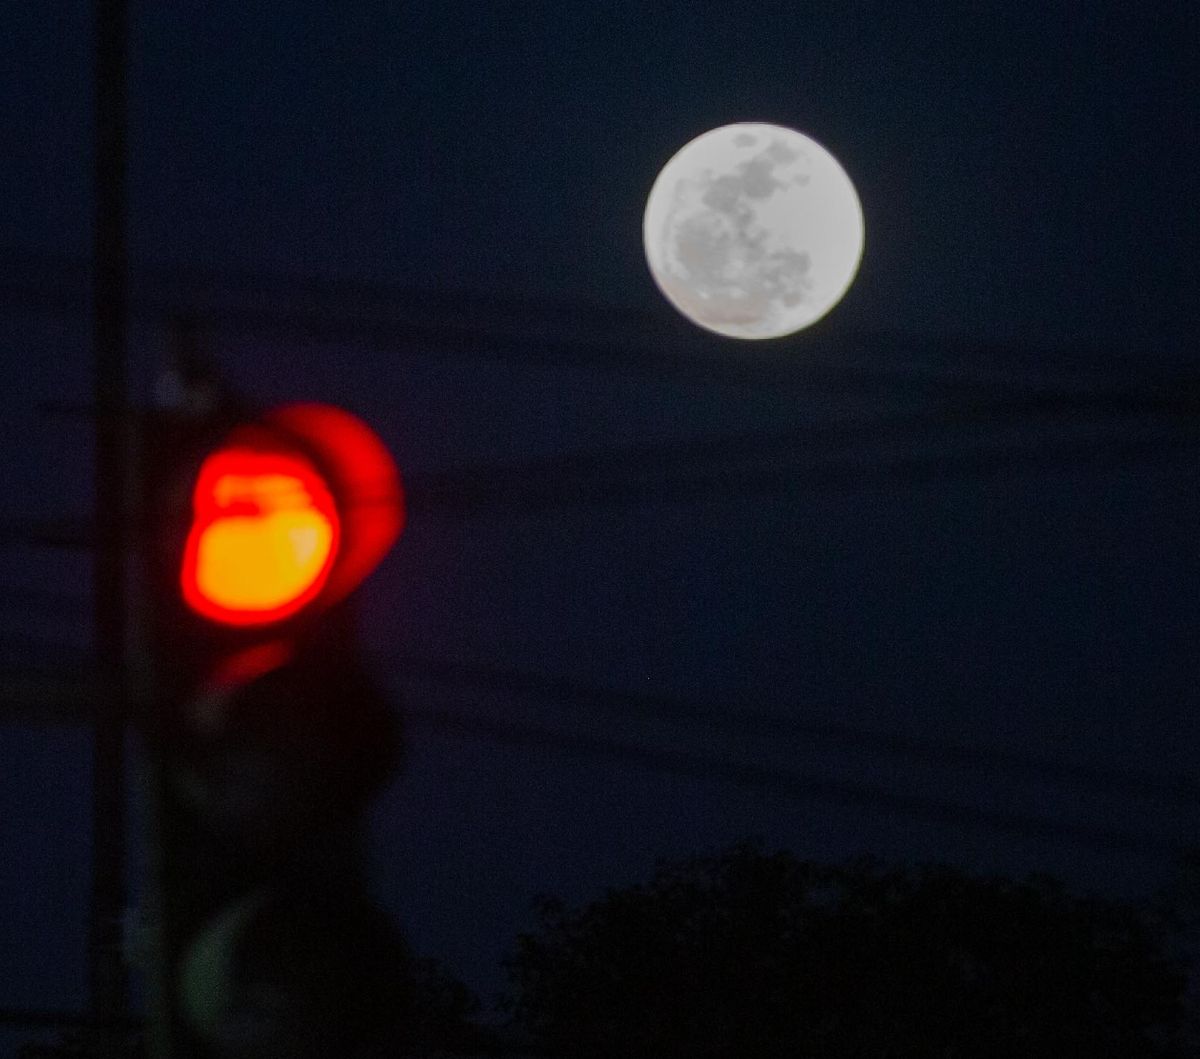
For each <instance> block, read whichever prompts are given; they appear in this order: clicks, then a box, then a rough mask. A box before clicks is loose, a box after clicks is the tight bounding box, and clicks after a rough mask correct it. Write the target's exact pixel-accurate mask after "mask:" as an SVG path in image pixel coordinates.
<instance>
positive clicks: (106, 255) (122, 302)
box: [88, 0, 128, 1040]
mask: <svg viewBox="0 0 1200 1059" xmlns="http://www.w3.org/2000/svg"><path fill="white" fill-rule="evenodd" d="M95 19H96V21H95V34H96V70H95V77H96V82H95V83H96V112H95V122H96V132H95V135H96V141H95V152H96V154H95V158H96V168H95V204H94V208H95V221H94V223H95V230H94V242H93V257H92V264H93V333H92V337H93V343H94V347H95V358H96V365H95V368H96V382H95V400H96V438H95V445H96V494H95V505H96V506H95V528H96V548H95V567H94V606H95V613H94V620H95V649H96V655H97V663H98V668H99V675H100V695H99V701H98V702H97V703H96V717H95V743H94V756H93V770H94V771H93V810H92V813H93V815H92V843H93V845H92V857H93V868H92V892H91V908H90V915H89V928H88V974H89V994H90V1004H91V1009H92V1014H93V1016H95V1017H96V1018H98V1019H112V1020H117V1019H121V1018H123V1017H124V1016H125V1014H126V1009H127V995H128V987H127V982H126V972H125V964H124V955H123V952H122V933H123V932H122V914H123V911H124V907H125V880H124V862H125V789H124V779H125V760H124V759H125V721H126V713H127V707H126V704H127V699H128V694H127V674H126V670H125V647H126V615H125V555H126V541H127V538H128V526H127V521H128V515H127V508H126V495H125V494H126V483H127V468H128V455H127V437H126V410H127V399H126V367H125V344H126V315H127V313H126V251H125V164H126V163H125V139H126V135H125V134H126V66H127V54H126V51H127V26H128V5H127V0H96V6H95ZM115 1033H116V1031H114V1036H115ZM110 1040H111V1038H110Z"/></svg>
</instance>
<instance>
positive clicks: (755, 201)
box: [642, 123, 863, 338]
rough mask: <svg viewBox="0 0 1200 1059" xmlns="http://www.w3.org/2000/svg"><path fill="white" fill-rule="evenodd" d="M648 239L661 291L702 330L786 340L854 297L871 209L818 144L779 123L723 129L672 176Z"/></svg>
mask: <svg viewBox="0 0 1200 1059" xmlns="http://www.w3.org/2000/svg"><path fill="white" fill-rule="evenodd" d="M642 239H643V242H644V243H645V248H646V261H647V263H648V264H649V266H650V274H651V275H652V276H653V277H654V281H655V282H656V283H657V284H658V287H659V289H660V290H661V291H662V292H663V294H664V295H665V296H666V298H667V300H668V301H669V302H670V303H671V304H672V305H674V306H675V308H676V309H678V310H679V311H680V312H681V313H683V315H684V316H686V317H687V318H688V319H689V320H691V321H692V322H693V323H696V324H699V325H700V326H701V327H705V328H707V329H708V330H710V331H715V332H717V334H720V335H728V336H730V337H731V338H778V337H780V336H781V335H789V334H791V333H792V332H793V331H799V330H800V329H801V328H804V327H808V326H809V324H812V323H815V322H816V321H817V320H819V319H820V318H821V317H822V316H824V315H825V314H826V313H827V312H829V310H830V309H832V308H833V307H834V306H835V305H836V304H837V303H838V302H839V301H840V300H841V298H842V295H843V294H845V293H846V291H847V289H848V288H849V286H850V284H851V282H852V281H853V280H854V274H855V273H856V272H857V271H858V263H859V260H860V259H861V258H862V249H863V215H862V206H861V205H860V204H859V201H858V195H857V194H856V193H855V190H854V185H853V184H852V183H851V182H850V178H849V177H848V176H847V175H846V171H845V170H844V169H843V168H842V167H841V166H840V165H839V164H838V161H837V159H836V158H834V157H833V155H831V154H830V153H829V152H828V151H827V150H825V148H824V147H822V146H821V145H820V144H819V143H817V142H816V141H815V140H813V139H810V138H809V137H808V136H805V135H804V134H803V133H799V132H796V131H795V130H794V129H787V128H784V127H783V126H780V125H765V124H758V123H743V124H737V125H724V126H722V127H721V128H719V129H713V130H712V131H711V132H706V133H704V135H703V136H698V137H697V138H696V139H694V140H692V142H691V143H689V144H687V145H686V146H685V147H684V148H683V149H682V150H680V151H679V153H678V154H676V155H675V156H674V157H673V158H672V159H671V160H670V161H669V162H667V164H666V165H665V166H664V167H663V170H662V172H661V173H659V175H658V179H657V180H655V182H654V187H653V188H651V189H650V198H649V199H648V201H647V202H646V215H645V219H644V221H643V224H642Z"/></svg>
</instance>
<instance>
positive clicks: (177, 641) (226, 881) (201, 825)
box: [141, 404, 405, 1059]
mask: <svg viewBox="0 0 1200 1059" xmlns="http://www.w3.org/2000/svg"><path fill="white" fill-rule="evenodd" d="M148 455H149V457H150V458H149V460H148V462H147V474H146V496H147V504H146V509H145V519H144V526H143V541H144V557H145V560H146V561H145V563H144V572H145V582H146V586H147V592H146V593H145V596H146V601H147V603H148V604H149V611H150V615H149V616H150V621H149V630H150V644H151V648H152V651H151V655H152V658H153V688H154V693H153V694H152V695H151V696H150V699H149V701H148V703H147V708H146V710H145V711H144V713H145V715H144V716H143V717H142V718H141V721H142V726H143V730H144V732H145V734H146V737H147V747H148V750H149V759H150V762H151V772H152V777H151V780H152V781H151V794H152V798H153V802H154V812H153V817H154V819H155V820H156V823H157V826H156V827H155V829H154V830H155V833H154V835H153V836H152V839H153V841H152V845H153V850H154V854H153V855H154V859H155V865H154V868H155V870H154V874H155V878H156V884H157V892H158V900H157V922H158V927H159V931H158V933H159V946H158V952H159V959H158V969H159V970H158V974H157V982H156V985H157V994H158V1001H157V1006H158V1009H159V1018H158V1020H157V1022H158V1027H159V1036H160V1039H163V1040H166V1039H169V1041H170V1045H169V1047H170V1054H171V1056H172V1057H184V1059H214V1057H227V1059H228V1057H241V1056H245V1057H250V1056H254V1057H255V1059H267V1057H270V1056H280V1057H284V1056H287V1057H297V1059H303V1057H307V1056H314V1057H315V1056H329V1055H348V1056H349V1055H354V1054H356V1049H357V1048H358V1047H359V1046H360V1044H361V1045H362V1046H363V1047H365V1044H364V1043H363V1042H365V1041H367V1040H368V1039H369V1038H371V1037H374V1038H375V1039H376V1040H379V1039H382V1038H385V1037H386V1036H387V1035H388V1033H389V1032H391V1030H395V1029H397V1028H398V1027H396V1026H394V1025H392V1026H391V1030H389V1025H391V1024H390V1021H389V1020H394V1018H395V1016H396V1015H397V1013H398V1012H399V1011H400V1010H401V1009H402V1006H403V1004H402V1001H403V996H402V992H403V985H402V983H403V978H404V975H403V964H404V959H405V952H404V946H403V943H402V941H401V940H400V938H399V936H398V935H397V934H396V932H395V931H394V930H393V929H392V928H391V926H390V924H389V923H388V922H387V920H386V917H384V916H383V915H382V913H380V912H379V911H378V910H377V909H375V908H374V907H373V906H372V904H371V902H370V901H369V899H368V897H367V891H366V886H365V882H364V879H363V872H362V865H361V859H362V858H361V849H360V831H361V828H362V819H363V815H364V810H365V809H366V806H367V803H368V802H369V800H370V798H371V797H372V796H373V795H374V794H375V793H377V792H378V791H379V789H380V788H381V787H382V786H383V785H384V784H385V783H386V782H387V780H388V778H389V777H390V775H391V774H392V772H393V771H394V769H395V767H396V764H397V760H398V755H399V733H398V730H397V724H396V721H395V714H394V711H393V709H392V708H391V704H390V703H389V702H388V701H387V700H386V697H385V696H384V695H383V694H382V693H381V692H380V690H379V688H378V686H377V684H376V682H375V681H374V679H373V678H372V676H371V674H370V672H369V668H368V667H367V666H366V665H365V663H364V660H363V658H362V655H361V651H360V648H359V644H358V639H357V630H356V626H355V622H354V614H353V605H352V598H351V597H352V593H353V591H354V589H355V588H356V587H357V586H358V585H359V584H360V583H361V582H362V580H363V579H364V578H365V577H366V576H367V575H368V574H369V573H370V571H371V570H372V569H373V568H374V567H375V565H377V563H378V562H379V561H380V559H382V557H383V556H384V555H385V554H386V552H387V551H388V549H389V548H390V547H391V546H392V544H393V543H394V542H395V540H396V539H397V538H398V536H399V534H400V532H401V530H402V528H403V524H404V504H403V492H402V488H401V482H400V475H399V472H398V471H397V469H396V466H395V463H394V461H393V460H392V457H391V455H390V454H389V453H388V451H387V449H386V447H385V446H384V445H383V443H382V442H381V441H380V440H379V439H378V437H377V436H376V435H375V434H374V433H373V432H372V431H371V430H370V429H369V428H368V427H367V426H366V425H365V424H363V423H362V422H361V421H360V420H358V419H356V418H355V417H353V416H351V415H350V414H349V413H347V412H345V411H342V410H341V409H337V408H333V407H330V406H327V405H319V404H296V405H290V406H286V407H283V408H280V409H276V410H274V411H271V412H268V413H266V414H265V415H262V416H257V417H250V416H247V415H245V414H244V413H243V412H242V411H241V410H236V409H218V410H215V411H213V412H212V413H210V414H208V415H206V416H205V417H204V418H203V419H200V420H190V421H185V420H182V419H179V418H174V419H172V418H170V417H163V418H162V419H161V421H160V422H158V423H157V424H156V425H155V427H154V429H153V431H152V432H151V442H150V445H149V446H148Z"/></svg>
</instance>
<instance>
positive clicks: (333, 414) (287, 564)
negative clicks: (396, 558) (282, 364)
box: [180, 404, 404, 626]
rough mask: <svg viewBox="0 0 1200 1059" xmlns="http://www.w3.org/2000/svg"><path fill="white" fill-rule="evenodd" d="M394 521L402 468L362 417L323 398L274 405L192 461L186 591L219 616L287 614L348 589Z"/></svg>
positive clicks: (196, 604) (379, 554) (394, 531)
mask: <svg viewBox="0 0 1200 1059" xmlns="http://www.w3.org/2000/svg"><path fill="white" fill-rule="evenodd" d="M403 525H404V503H403V492H402V489H401V486H400V475H399V472H398V470H397V469H396V465H395V463H394V461H393V460H392V458H391V455H390V454H389V453H388V451H387V449H386V447H385V446H384V445H383V442H382V441H380V440H379V438H378V437H377V436H376V435H375V434H374V432H372V431H371V430H370V428H369V427H367V426H366V425H365V424H364V423H362V422H361V421H360V420H358V419H356V418H355V417H354V416H352V415H350V414H349V413H348V412H344V411H342V410H341V409H337V408H331V407H329V406H327V405H315V404H310V405H292V406H289V407H287V408H283V409H279V410H277V411H276V412H273V413H271V414H269V415H268V416H267V417H265V418H264V419H263V420H262V421H261V422H260V423H257V424H251V425H248V426H245V427H242V428H238V429H237V430H235V431H234V432H233V433H232V434H231V435H230V437H229V438H228V439H227V440H226V443H225V444H224V445H223V446H222V447H221V448H219V449H217V450H216V451H214V452H213V453H211V454H210V455H209V456H208V457H207V458H206V459H205V460H204V462H203V463H202V464H201V467H200V471H199V474H198V475H197V479H196V486H195V489H194V491H193V497H192V522H191V528H190V531H189V533H188V538H187V543H186V545H185V548H184V555H183V563H182V567H181V571H180V587H181V590H182V592H183V598H184V601H185V602H186V603H187V605H188V606H189V607H190V608H191V609H192V610H193V611H195V612H196V613H197V614H200V615H202V616H203V617H205V618H208V619H209V620H211V621H214V622H218V623H220V624H224V625H235V626H261V625H268V624H271V623H274V622H280V621H284V620H286V619H288V618H291V617H294V616H295V615H297V614H299V613H300V612H301V611H302V610H304V609H305V608H306V607H308V606H310V605H311V604H314V603H316V602H317V601H320V603H321V604H322V605H324V606H327V605H329V604H330V603H333V602H336V600H338V599H340V598H342V597H343V596H345V595H346V594H347V593H348V592H349V591H351V590H352V589H353V588H354V587H355V586H356V585H357V584H358V583H359V582H361V581H362V579H363V578H364V577H365V576H366V575H367V574H368V573H370V571H371V570H372V569H373V568H374V567H375V565H376V564H377V563H378V562H379V560H380V559H382V558H383V556H384V555H385V554H386V552H387V551H388V549H389V548H390V547H391V546H392V544H393V543H394V542H395V540H396V538H397V537H398V536H399V535H400V531H401V529H402V528H403Z"/></svg>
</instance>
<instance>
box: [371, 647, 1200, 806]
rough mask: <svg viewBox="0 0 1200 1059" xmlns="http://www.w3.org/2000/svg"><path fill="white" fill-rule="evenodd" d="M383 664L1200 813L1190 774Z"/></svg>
mask: <svg viewBox="0 0 1200 1059" xmlns="http://www.w3.org/2000/svg"><path fill="white" fill-rule="evenodd" d="M384 660H385V662H386V664H387V666H388V668H389V672H392V673H393V674H394V675H396V676H397V677H398V678H399V679H400V680H401V681H402V682H411V681H412V680H414V679H415V680H419V681H425V682H429V683H434V684H438V685H441V686H445V687H457V688H470V689H476V690H486V691H490V692H499V693H501V694H503V695H507V696H511V697H516V698H525V699H534V700H538V701H543V702H550V703H552V704H554V705H557V706H558V707H560V708H561V712H562V713H563V714H564V715H566V716H568V717H576V716H578V715H579V712H580V710H589V711H594V712H596V713H602V714H605V715H608V716H616V717H622V718H625V717H635V718H639V719H652V720H656V721H667V722H670V723H671V724H675V725H684V726H688V727H689V728H691V729H692V730H693V731H694V730H696V729H697V728H698V727H699V726H701V725H703V726H705V727H707V728H709V729H712V730H715V731H719V732H722V733H725V734H733V735H752V736H761V737H765V738H768V739H771V740H773V741H776V745H778V741H779V740H784V739H793V740H797V741H800V740H804V741H805V742H809V741H815V742H820V743H824V744H827V745H833V746H837V747H841V748H843V749H846V750H852V751H858V752H866V753H870V754H874V755H889V756H894V757H900V758H905V759H908V760H911V761H915V762H918V763H920V764H922V765H927V766H936V767H942V768H945V767H970V768H972V769H984V770H988V771H990V772H1006V773H1014V774H1017V775H1021V776H1024V777H1026V778H1029V779H1033V780H1037V781H1039V782H1043V783H1049V784H1053V785H1057V786H1065V787H1078V788H1083V789H1087V790H1092V791H1099V792H1105V793H1109V794H1113V793H1116V794H1127V795H1130V796H1133V797H1139V798H1150V799H1156V800H1159V801H1162V802H1168V803H1171V804H1176V805H1179V806H1182V807H1187V808H1192V809H1200V782H1197V781H1196V780H1194V779H1192V778H1190V777H1187V776H1178V775H1177V776H1171V775H1155V774H1153V773H1149V772H1145V771H1139V770H1135V769H1116V768H1102V767H1097V766H1094V765H1085V764H1078V763H1074V762H1067V761H1061V760H1053V759H1049V758H1045V757H1042V756H1039V755H1036V754H1030V753H1023V752H1020V751H1013V750H1005V749H998V748H991V747H982V746H979V745H973V744H965V743H954V742H949V741H945V740H937V739H921V738H915V737H912V736H906V735H903V734H900V733H896V732H882V731H878V730H871V729H866V728H862V727H859V726H856V725H850V724H846V723H844V722H840V721H813V720H808V719H805V718H804V717H803V716H799V715H797V714H796V713H792V712H789V713H783V712H779V708H778V707H777V706H776V707H775V708H774V709H773V710H764V709H763V708H762V707H761V706H753V707H752V706H749V705H747V704H745V703H733V704H730V703H723V704H714V703H712V702H706V701H696V700H693V699H687V698H682V697H677V696H673V695H664V694H647V693H644V692H643V693H638V692H630V691H624V690H615V689H612V688H606V687H600V686H596V685H593V684H588V683H585V682H582V681H578V680H570V679H566V678H562V677H557V676H550V675H547V674H544V673H536V672H529V671H527V670H518V669H512V668H508V667H503V666H495V665H478V664H465V663H462V662H455V661H449V660H438V659H431V658H426V657H421V656H415V655H411V654H403V653H396V652H392V653H389V654H386V655H385V656H384Z"/></svg>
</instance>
